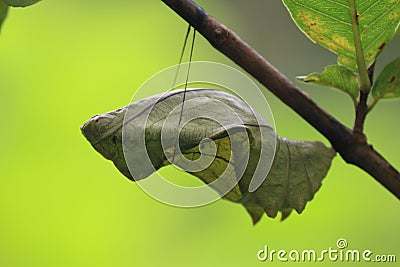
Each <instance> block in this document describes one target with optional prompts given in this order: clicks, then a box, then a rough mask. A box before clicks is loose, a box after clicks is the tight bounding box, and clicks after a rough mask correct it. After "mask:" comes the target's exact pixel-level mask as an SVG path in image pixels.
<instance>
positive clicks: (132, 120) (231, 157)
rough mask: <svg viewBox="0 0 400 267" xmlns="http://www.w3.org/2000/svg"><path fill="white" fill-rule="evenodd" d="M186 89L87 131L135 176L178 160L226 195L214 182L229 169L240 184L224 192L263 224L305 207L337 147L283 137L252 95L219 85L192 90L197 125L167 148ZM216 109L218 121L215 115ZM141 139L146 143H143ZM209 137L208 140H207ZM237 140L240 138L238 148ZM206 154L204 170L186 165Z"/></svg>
mask: <svg viewBox="0 0 400 267" xmlns="http://www.w3.org/2000/svg"><path fill="white" fill-rule="evenodd" d="M182 94H183V91H181V90H175V91H172V92H170V93H168V94H164V95H156V96H151V97H148V98H145V99H142V100H139V101H136V102H133V103H131V104H130V105H128V106H127V107H124V108H121V109H118V110H116V111H112V112H108V113H105V114H102V115H96V116H94V117H92V118H91V119H90V120H89V121H88V122H86V123H85V124H84V125H83V126H82V128H81V129H82V132H83V134H84V135H85V137H86V138H87V139H88V141H89V142H90V143H91V144H92V146H93V147H94V148H95V149H96V150H97V151H98V152H99V153H100V154H102V155H103V156H104V157H105V158H107V159H109V160H111V161H113V163H114V164H115V166H116V167H117V168H118V170H119V171H120V172H121V173H122V174H124V175H125V176H126V177H128V178H129V179H131V180H134V181H135V180H140V179H144V178H146V177H148V176H149V175H150V174H152V173H153V172H154V171H156V170H158V169H160V168H162V167H163V166H166V165H169V164H171V162H173V164H175V165H177V166H178V167H180V168H182V169H183V170H186V171H187V172H189V173H190V174H192V175H194V176H196V177H198V178H200V179H201V180H202V181H204V182H205V183H206V184H209V185H210V186H211V187H212V188H213V189H214V190H216V191H217V192H219V193H221V192H224V189H226V188H224V186H226V183H222V184H221V183H220V184H219V185H214V183H213V182H214V181H216V180H218V178H219V176H220V175H221V174H222V173H228V177H231V178H232V181H233V182H235V183H236V184H235V186H233V187H232V188H231V189H230V190H229V191H228V192H225V193H221V195H222V197H223V198H225V199H228V200H230V201H233V202H237V203H241V204H242V205H243V206H244V207H245V208H246V210H247V211H248V212H249V214H250V215H251V217H252V220H253V223H256V222H258V221H259V220H260V218H261V216H262V214H264V212H265V213H266V214H267V215H268V216H269V217H275V216H276V215H277V213H278V211H281V212H282V218H286V217H287V216H288V215H289V214H290V212H291V211H292V210H293V209H295V210H296V211H297V212H298V213H301V212H302V211H303V210H304V208H305V205H306V203H307V201H310V200H311V199H312V198H313V197H314V194H315V193H316V192H317V191H318V189H319V188H320V186H321V182H322V179H323V178H324V177H325V176H326V174H327V172H328V169H329V167H330V164H331V161H332V159H333V157H334V156H335V152H334V150H333V149H332V148H328V147H326V146H325V145H324V144H323V143H321V142H318V141H316V142H310V141H293V140H288V139H285V138H280V137H279V136H277V135H276V133H275V132H274V130H273V129H272V127H270V126H269V125H268V123H267V122H266V121H265V120H260V119H259V116H258V114H257V113H255V112H254V110H253V109H252V108H251V107H249V106H248V105H247V104H246V103H245V102H244V101H242V100H241V99H240V98H238V97H236V96H234V95H232V94H229V93H227V92H224V91H220V90H215V89H188V90H187V92H186V102H185V109H184V111H183V112H184V114H185V115H188V116H191V117H190V123H186V124H184V125H183V126H182V128H181V129H180V130H179V133H178V136H179V141H178V144H175V143H174V142H173V140H172V141H171V140H169V141H170V142H169V145H167V146H165V145H164V144H163V142H165V140H164V139H163V137H162V136H163V133H165V132H167V133H168V131H170V132H174V131H176V129H177V128H179V127H178V126H179V125H177V124H174V123H173V122H177V116H175V117H174V116H172V119H171V112H172V111H173V110H176V108H177V107H178V106H179V105H181V104H182ZM216 102H217V103H221V107H219V106H216V105H215V103H216ZM222 106H226V107H227V108H228V110H230V112H227V111H226V109H225V110H224V109H223V108H222ZM128 110H129V112H127V111H128ZM210 112H212V114H213V116H214V118H215V119H214V120H211V119H210V118H209V115H208V114H210ZM125 116H127V117H125ZM188 121H189V120H188ZM218 121H220V122H221V121H222V122H223V123H222V124H223V125H222V124H221V123H219V122H218ZM260 121H261V123H260ZM123 129H124V133H125V136H124V143H125V147H123V142H122V140H123ZM142 133H144V134H142ZM140 139H143V140H141V141H143V142H144V143H145V146H144V147H140V146H139V141H138V140H140ZM167 139H168V138H167ZM204 140H207V142H202V141H204ZM246 140H247V141H246ZM167 141H168V140H167ZM233 141H234V142H236V143H237V144H239V145H238V147H236V148H235V149H233V147H232V142H233ZM174 144H175V145H177V146H174ZM275 144H276V145H275ZM240 146H242V147H240ZM176 148H179V153H176V151H175V149H176ZM246 148H248V149H247V151H245V150H246ZM208 149H209V150H210V151H211V150H212V149H213V151H214V154H212V155H211V156H209V155H208ZM264 152H265V153H264ZM271 153H272V154H271ZM201 156H204V157H205V158H206V159H210V161H209V162H208V164H205V165H204V166H203V165H202V164H200V163H199V164H198V166H197V167H198V168H197V169H192V170H187V169H186V168H185V167H184V162H186V161H192V162H196V160H198V159H199V158H200V157H201ZM270 156H272V157H273V161H272V160H271V161H270V164H269V165H272V166H265V165H268V158H269V157H270ZM171 159H172V160H171ZM127 162H128V164H127ZM149 162H150V163H151V166H150V165H149V164H148V163H149ZM128 166H129V167H130V168H128ZM260 168H261V169H262V170H267V172H265V174H264V176H265V177H262V178H263V179H262V180H259V181H262V183H261V184H257V183H255V184H256V186H255V187H254V180H255V178H254V177H255V176H257V173H258V175H260V173H263V172H260V171H259V170H260ZM227 170H228V171H227ZM268 171H269V172H268ZM239 176H240V177H239ZM252 183H253V189H255V191H254V190H252Z"/></svg>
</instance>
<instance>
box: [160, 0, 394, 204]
mask: <svg viewBox="0 0 400 267" xmlns="http://www.w3.org/2000/svg"><path fill="white" fill-rule="evenodd" d="M162 2H164V3H165V4H167V5H168V6H169V7H170V8H171V9H172V10H174V11H175V12H176V13H177V14H178V15H180V16H181V17H182V18H183V19H185V20H186V21H187V22H188V23H189V24H190V25H191V26H192V27H194V28H195V29H196V30H197V31H198V32H199V33H200V34H202V35H203V36H204V37H205V38H206V39H207V40H208V41H209V42H210V43H211V45H212V46H214V47H215V49H217V50H218V51H220V52H221V53H223V54H224V55H226V56H227V57H228V58H230V59H231V60H232V61H234V62H235V63H236V64H237V65H239V66H240V67H242V68H243V69H244V70H246V71H247V72H248V73H249V74H251V75H252V76H253V77H254V78H256V79H257V80H258V81H259V82H260V83H262V84H263V85H264V86H265V87H266V88H267V89H268V90H269V91H271V92H272V93H273V94H275V95H276V96H277V97H278V98H279V99H280V100H281V101H283V102H284V103H285V104H286V105H288V106H289V107H291V108H292V109H293V110H294V111H295V112H297V113H298V114H299V115H300V116H301V117H303V119H305V120H306V121H307V122H308V123H309V124H311V125H312V126H313V127H314V128H315V129H317V130H318V131H319V132H320V133H321V134H322V135H324V136H325V137H326V138H327V139H328V140H329V141H330V143H331V144H332V146H333V147H334V148H335V150H336V151H337V152H338V153H339V154H340V155H341V156H342V158H343V159H344V160H345V161H346V162H347V163H350V164H354V165H356V166H358V167H360V168H361V169H363V170H365V171H366V172H367V173H369V174H370V175H371V176H373V177H374V178H375V179H376V180H377V181H379V182H380V183H381V184H382V185H383V186H385V187H386V188H387V189H388V190H389V191H390V192H392V193H393V194H394V195H395V196H396V197H397V198H398V199H400V174H399V172H398V171H397V170H396V169H395V168H394V167H392V166H391V165H390V164H389V163H388V162H387V161H386V160H385V159H384V158H383V157H382V156H381V155H380V154H379V153H378V152H376V151H375V150H374V149H373V147H372V146H370V145H368V144H367V142H366V141H365V140H360V139H358V138H355V136H354V135H353V132H352V131H351V129H349V128H347V127H346V126H344V125H343V124H342V123H340V122H339V121H337V120H336V119H335V118H334V117H332V116H331V115H330V114H329V113H327V112H326V111H325V110H323V109H322V108H321V107H319V106H318V105H317V104H316V103H315V102H314V101H313V100H311V99H310V98H309V97H308V96H307V95H306V94H305V93H303V92H302V91H301V90H300V89H299V88H298V87H297V86H295V85H294V84H293V83H292V82H291V81H290V80H289V79H288V78H287V77H286V76H285V75H283V74H282V73H281V72H279V71H278V70H277V69H276V68H275V67H273V66H272V65H271V64H270V63H269V62H268V61H267V60H266V59H265V58H263V57H262V56H261V55H260V54H259V53H257V51H255V50H254V49H253V48H252V47H250V46H249V45H248V44H247V43H245V42H244V41H243V40H242V39H240V37H239V36H238V35H237V34H235V33H234V32H233V31H232V30H230V29H228V28H227V27H226V26H224V25H222V24H221V23H219V22H218V21H217V20H216V19H215V18H213V17H211V16H209V15H208V14H207V13H206V12H205V11H204V10H203V9H202V8H201V7H200V6H198V5H197V4H196V3H194V2H193V1H191V0H162Z"/></svg>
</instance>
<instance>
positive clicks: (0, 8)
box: [0, 1, 8, 29]
mask: <svg viewBox="0 0 400 267" xmlns="http://www.w3.org/2000/svg"><path fill="white" fill-rule="evenodd" d="M7 13H8V6H7V5H6V4H4V2H2V1H0V29H1V25H2V24H3V22H4V20H5V19H6V17H7Z"/></svg>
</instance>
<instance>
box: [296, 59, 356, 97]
mask: <svg viewBox="0 0 400 267" xmlns="http://www.w3.org/2000/svg"><path fill="white" fill-rule="evenodd" d="M297 79H298V80H300V81H302V82H306V83H312V84H318V85H323V86H327V87H332V88H337V89H339V90H341V91H343V92H345V93H346V94H348V95H350V97H351V98H352V99H353V101H356V99H357V97H358V95H359V84H358V78H357V76H356V75H355V74H354V72H352V71H351V70H349V69H348V68H346V67H343V66H339V65H332V66H328V67H326V68H325V69H324V71H323V72H321V73H317V72H315V73H311V74H310V75H308V76H299V77H297Z"/></svg>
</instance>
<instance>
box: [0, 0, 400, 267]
mask: <svg viewBox="0 0 400 267" xmlns="http://www.w3.org/2000/svg"><path fill="white" fill-rule="evenodd" d="M198 3H199V4H200V5H202V6H203V7H204V8H205V9H206V10H208V11H209V12H210V13H211V14H212V15H214V16H215V17H216V18H218V19H219V20H220V21H222V22H223V23H225V24H226V25H228V26H229V27H231V28H232V29H233V30H235V31H236V32H237V33H238V34H239V35H241V36H242V38H244V39H245V40H246V41H248V42H249V43H250V44H251V45H252V46H254V47H255V48H256V49H257V50H258V51H260V52H261V53H262V54H263V55H264V56H265V57H266V58H267V59H268V60H270V62H271V63H273V64H274V65H275V66H276V67H278V68H279V69H280V70H281V71H282V72H283V73H285V74H286V75H288V76H289V77H290V78H292V79H294V77H295V76H296V75H304V74H308V73H310V72H314V71H320V70H322V69H323V68H324V66H326V65H329V64H334V63H335V61H336V56H335V55H333V54H332V53H330V52H328V51H326V50H325V49H323V48H322V47H320V46H318V45H314V44H312V43H311V42H310V41H309V40H308V39H307V38H306V37H305V36H304V35H303V34H302V33H301V32H300V31H298V30H297V28H296V26H295V25H294V23H293V22H292V20H291V19H290V17H289V15H288V13H287V11H286V10H285V8H284V6H283V4H282V3H281V1H263V0H253V1H228V0H221V1H203V0H199V1H198ZM186 27H187V25H186V24H185V23H184V22H183V20H182V19H181V18H179V17H178V16H177V15H176V14H175V13H173V12H172V11H171V10H170V9H169V8H167V7H166V6H165V5H164V4H163V3H161V1H127V0H116V1H105V0H97V1H93V0H87V1H77V0H68V1H67V0H58V1H50V0H44V1H42V2H41V3H39V4H37V5H34V6H32V7H29V8H25V9H11V11H10V12H9V17H8V18H7V20H6V21H5V23H4V25H3V29H2V32H1V35H0V112H1V132H0V148H1V152H0V214H1V215H0V216H1V217H0V266H2V267H3V266H4V267H17V266H24V267H25V266H31V267H33V266H41V267H47V266H60V267H62V266H97V267H100V266H117V267H125V266H262V265H264V266H265V265H279V264H284V263H279V262H277V261H274V262H260V261H258V260H257V256H256V254H257V251H258V250H260V249H262V248H263V247H264V246H265V245H268V246H269V247H270V248H271V249H285V250H288V251H289V250H291V249H298V250H302V249H315V250H322V249H328V248H329V247H334V248H335V247H336V241H337V239H339V238H345V239H346V240H347V241H348V243H349V248H350V249H360V250H363V249H370V250H372V251H373V252H374V253H376V254H396V255H397V258H398V261H399V260H400V259H399V257H400V251H399V248H400V231H399V227H398V226H399V221H400V203H399V201H398V200H397V199H396V198H395V197H394V196H392V195H391V194H390V193H388V191H386V189H384V188H383V187H382V186H381V185H380V184H378V183H377V182H376V181H375V180H374V179H372V178H371V177H369V176H368V175H367V174H365V173H364V172H363V171H361V170H359V169H358V168H356V167H353V166H348V165H346V164H345V163H344V161H343V160H342V159H341V158H340V157H336V159H335V160H334V163H333V166H332V168H331V170H330V172H329V174H328V176H327V177H326V179H325V180H324V182H323V186H322V188H321V189H320V191H319V192H318V193H317V194H316V196H315V198H314V200H313V201H312V202H311V203H309V204H308V205H307V207H306V209H305V211H304V212H303V214H302V215H297V214H293V215H291V216H290V217H289V218H288V219H287V220H286V221H285V222H280V221H279V219H275V220H273V219H269V218H267V217H266V216H265V217H264V218H263V219H262V220H261V222H260V223H259V224H257V225H256V226H252V224H251V220H250V217H249V216H248V215H247V214H246V212H245V210H244V209H243V208H242V207H241V206H240V205H237V204H233V203H230V202H228V201H221V200H220V201H218V202H216V203H213V204H211V205H208V206H205V207H201V208H193V209H182V208H174V207H170V206H167V205H164V204H161V203H159V202H157V201H156V200H154V199H152V198H150V197H149V196H148V195H146V194H145V193H144V192H143V191H141V189H140V188H139V187H138V186H137V185H135V184H134V183H132V182H130V181H129V180H127V179H126V178H124V177H123V176H122V175H121V174H120V173H119V172H118V171H117V170H116V168H114V166H113V165H112V163H111V162H109V161H106V160H105V159H103V158H102V156H101V155H100V154H98V153H97V152H95V151H94V150H93V149H92V147H91V146H90V144H89V143H88V142H87V141H86V140H85V139H84V137H83V136H82V134H81V133H80V129H79V127H80V125H81V124H83V123H84V122H85V121H86V120H87V119H89V118H90V117H91V116H92V115H94V114H99V113H103V112H106V111H110V110H114V109H116V108H119V107H122V106H123V105H125V104H127V103H129V102H130V99H131V97H132V96H133V94H134V92H135V90H137V89H138V88H139V86H140V85H141V84H142V83H143V82H144V81H145V80H146V79H148V78H149V77H150V76H152V75H153V74H155V73H156V72H158V71H160V70H162V69H164V68H166V67H169V66H171V65H174V64H176V63H177V61H178V57H179V53H180V49H181V44H182V41H183V37H184V34H185V30H186ZM399 39H400V38H398V39H396V40H395V41H394V42H393V43H392V44H391V45H390V46H389V47H388V48H387V49H386V51H384V53H383V54H382V57H381V58H380V60H379V62H378V66H377V69H378V71H379V70H381V69H382V67H383V66H384V64H385V63H387V62H389V61H390V59H393V58H394V57H396V56H398V55H399V52H400V46H399V44H400V40H399ZM194 60H211V61H217V62H222V63H226V64H228V65H232V66H234V64H233V63H231V62H230V61H229V60H227V59H226V58H225V57H224V56H222V55H220V54H219V53H218V52H216V51H214V50H213V48H212V47H211V46H210V45H209V44H208V43H207V42H206V41H205V40H204V39H203V38H202V37H201V36H199V38H198V39H197V42H196V50H195V53H194ZM301 86H302V88H303V89H304V90H305V91H306V92H307V93H309V94H310V95H311V96H312V97H313V98H314V99H315V100H316V101H317V102H318V103H319V104H320V105H322V106H323V107H324V108H326V109H327V110H329V111H330V112H332V113H333V114H334V115H335V116H337V117H338V118H339V119H341V120H342V121H343V122H345V123H346V124H347V125H349V126H351V124H352V121H353V117H354V114H353V113H354V112H353V110H352V104H351V101H350V98H349V97H347V96H346V95H344V94H343V93H340V92H337V91H334V90H330V89H325V88H318V87H311V86H310V87H307V86H304V85H301ZM267 97H268V100H269V102H270V105H271V108H272V111H273V113H274V116H275V122H276V127H277V132H278V133H279V134H280V135H281V136H284V137H288V138H292V139H308V140H322V141H324V142H326V140H325V139H324V138H323V137H322V136H321V135H320V134H319V133H318V132H316V131H315V130H314V129H313V128H312V127H311V126H309V125H308V124H307V123H306V122H304V121H303V120H302V119H301V118H300V117H299V116H298V115H296V114H295V113H294V112H292V111H291V110H290V109H289V108H288V107H286V106H285V105H284V104H282V103H281V102H280V101H279V100H277V99H276V98H275V97H274V96H272V95H271V94H267ZM399 103H400V102H399V101H386V102H381V103H379V104H378V106H377V107H376V108H375V110H374V112H373V113H372V114H370V116H369V117H368V119H367V122H366V132H367V134H368V137H369V141H370V142H371V143H373V144H374V147H375V148H377V149H378V150H379V151H380V152H381V153H382V154H383V155H385V156H386V157H387V158H388V159H389V161H390V162H391V163H392V164H393V165H394V166H396V167H397V168H400V154H399V141H398V132H399V130H400V126H399V124H398V113H399ZM193 179H195V178H193ZM323 264H324V265H325V264H326V265H338V266H341V265H342V264H343V263H340V262H337V263H331V262H329V261H325V262H324V263H323ZM297 265H298V266H313V265H314V264H313V263H297ZM361 265H363V263H359V264H358V266H361ZM371 265H374V264H371ZM381 265H382V264H381ZM389 265H391V266H394V265H395V264H393V263H392V264H389Z"/></svg>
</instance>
